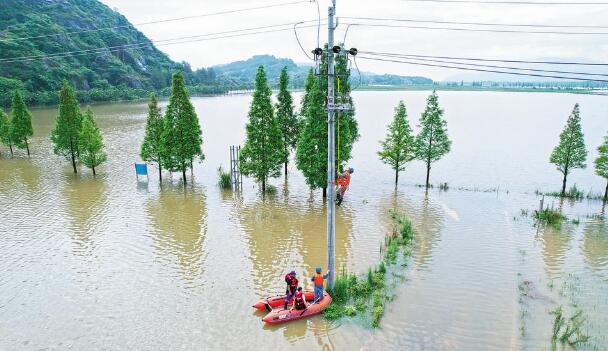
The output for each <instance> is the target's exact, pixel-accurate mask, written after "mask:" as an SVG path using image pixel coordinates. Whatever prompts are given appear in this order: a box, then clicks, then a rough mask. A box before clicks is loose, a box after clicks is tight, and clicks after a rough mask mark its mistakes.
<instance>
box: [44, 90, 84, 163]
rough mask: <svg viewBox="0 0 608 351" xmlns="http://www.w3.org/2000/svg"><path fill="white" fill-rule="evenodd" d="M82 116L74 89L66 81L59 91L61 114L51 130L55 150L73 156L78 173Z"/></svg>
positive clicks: (58, 153)
mask: <svg viewBox="0 0 608 351" xmlns="http://www.w3.org/2000/svg"><path fill="white" fill-rule="evenodd" d="M81 121H82V116H81V114H80V108H79V107H78V102H77V101H76V97H75V96H74V90H73V89H72V87H71V86H70V85H69V84H68V82H67V81H66V82H64V84H63V88H62V89H61V92H60V93H59V114H58V115H57V118H56V120H55V128H54V129H53V131H52V132H51V140H52V141H53V152H54V153H55V154H56V155H63V156H65V157H66V158H71V160H72V166H73V168H74V173H76V172H77V171H76V155H77V154H78V139H79V134H80V128H81Z"/></svg>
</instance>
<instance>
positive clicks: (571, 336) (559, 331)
mask: <svg viewBox="0 0 608 351" xmlns="http://www.w3.org/2000/svg"><path fill="white" fill-rule="evenodd" d="M549 313H550V314H552V315H553V316H554V319H553V334H552V336H551V341H552V346H553V348H555V346H556V344H557V342H559V343H561V344H568V345H570V346H577V345H580V344H584V343H586V342H587V341H589V339H590V337H589V336H588V335H587V334H585V333H584V332H583V331H582V327H583V325H584V324H585V322H586V320H587V319H586V318H585V316H584V313H583V310H582V309H580V308H579V309H577V310H576V312H575V313H574V314H573V315H572V316H570V317H569V318H566V316H565V314H564V308H563V306H562V305H560V306H558V307H557V308H556V309H554V310H552V311H550V312H549Z"/></svg>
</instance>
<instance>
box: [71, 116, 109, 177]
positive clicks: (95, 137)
mask: <svg viewBox="0 0 608 351" xmlns="http://www.w3.org/2000/svg"><path fill="white" fill-rule="evenodd" d="M104 149H105V147H104V145H103V138H102V136H101V131H100V130H99V128H98V127H97V124H96V123H95V117H94V116H93V110H92V109H91V107H90V106H87V109H86V110H85V112H84V116H83V118H82V126H81V128H80V133H79V136H78V150H79V155H78V159H79V160H80V162H82V163H83V164H84V165H85V166H87V167H89V168H91V169H92V170H93V175H95V167H97V166H99V165H100V164H102V163H103V162H105V160H106V158H107V155H106V152H105V150H104Z"/></svg>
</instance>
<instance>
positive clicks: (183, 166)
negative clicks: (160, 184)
mask: <svg viewBox="0 0 608 351" xmlns="http://www.w3.org/2000/svg"><path fill="white" fill-rule="evenodd" d="M182 177H183V178H184V186H186V165H185V164H182Z"/></svg>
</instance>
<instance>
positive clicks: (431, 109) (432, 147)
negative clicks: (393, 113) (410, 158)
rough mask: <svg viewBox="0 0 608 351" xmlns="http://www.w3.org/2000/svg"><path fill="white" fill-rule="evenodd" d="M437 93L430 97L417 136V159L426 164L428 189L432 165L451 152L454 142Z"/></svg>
mask: <svg viewBox="0 0 608 351" xmlns="http://www.w3.org/2000/svg"><path fill="white" fill-rule="evenodd" d="M442 117H443V110H442V109H441V108H440V107H439V98H438V97H437V92H435V91H434V90H433V93H432V94H431V95H430V96H429V97H428V99H427V103H426V108H425V110H424V112H423V113H422V116H421V117H420V127H421V128H422V130H421V131H420V134H418V136H416V158H417V159H419V160H421V161H424V162H425V163H426V183H425V185H426V187H427V188H428V187H429V185H430V183H429V177H430V173H431V164H432V163H433V162H435V161H437V160H439V159H440V158H442V157H443V156H444V155H445V154H447V153H448V152H450V148H451V145H452V142H451V141H450V139H449V138H448V134H447V122H446V121H445V120H444V119H443V118H442Z"/></svg>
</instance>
